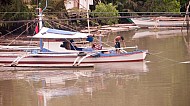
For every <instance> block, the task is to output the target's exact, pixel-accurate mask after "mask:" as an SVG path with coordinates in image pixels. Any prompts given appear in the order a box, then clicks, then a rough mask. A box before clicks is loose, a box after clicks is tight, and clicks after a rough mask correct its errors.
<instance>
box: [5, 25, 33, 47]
mask: <svg viewBox="0 0 190 106" xmlns="http://www.w3.org/2000/svg"><path fill="white" fill-rule="evenodd" d="M32 25H33V24H31V25H30V26H29V27H28V28H26V29H25V30H24V31H23V32H22V33H21V34H20V35H18V36H17V37H16V38H15V39H13V40H12V41H11V42H10V43H9V44H8V45H7V46H10V45H11V44H12V43H13V42H14V41H16V40H17V39H18V38H19V37H20V36H21V35H22V34H23V33H25V32H26V31H27V30H28V29H29V28H30V27H31V26H32Z"/></svg>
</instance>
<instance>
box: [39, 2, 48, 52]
mask: <svg viewBox="0 0 190 106" xmlns="http://www.w3.org/2000/svg"><path fill="white" fill-rule="evenodd" d="M47 5H48V0H46V6H45V7H44V9H43V10H42V8H41V3H39V8H38V9H39V15H38V17H39V31H40V30H41V29H42V27H43V22H42V20H43V19H42V18H43V11H44V10H45V9H46V8H47ZM42 49H43V40H42V39H40V51H42Z"/></svg>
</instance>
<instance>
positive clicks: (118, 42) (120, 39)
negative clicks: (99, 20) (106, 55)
mask: <svg viewBox="0 0 190 106" xmlns="http://www.w3.org/2000/svg"><path fill="white" fill-rule="evenodd" d="M120 42H122V43H123V46H124V47H125V42H124V37H123V36H116V37H115V39H114V43H115V48H121V45H120Z"/></svg>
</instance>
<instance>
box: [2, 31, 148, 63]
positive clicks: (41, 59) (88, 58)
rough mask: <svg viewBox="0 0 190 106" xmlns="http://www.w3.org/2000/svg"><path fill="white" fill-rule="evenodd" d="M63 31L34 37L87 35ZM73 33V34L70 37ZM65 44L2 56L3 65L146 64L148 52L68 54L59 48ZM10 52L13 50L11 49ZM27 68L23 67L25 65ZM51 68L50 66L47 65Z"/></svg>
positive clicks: (79, 52) (56, 37)
mask: <svg viewBox="0 0 190 106" xmlns="http://www.w3.org/2000/svg"><path fill="white" fill-rule="evenodd" d="M63 32H64V33H65V31H62V30H56V29H50V28H45V27H44V28H42V29H41V31H40V32H39V33H38V34H36V35H34V36H33V38H44V39H62V38H64V39H65V38H72V39H75V38H86V37H87V36H88V34H83V33H79V32H67V33H66V34H63ZM71 33H73V34H71ZM61 43H62V42H61V41H60V42H49V43H48V42H44V46H43V48H42V49H43V50H40V49H39V48H36V49H34V48H33V49H28V51H27V49H26V52H24V51H22V52H16V53H15V52H13V53H11V52H8V53H5V52H1V53H0V63H1V64H8V66H9V65H12V66H19V65H20V66H21V65H23V64H27V65H29V64H30V65H31V66H32V65H33V66H38V65H43V66H45V65H47V64H49V65H50V64H51V65H53V66H55V65H59V66H61V65H65V64H71V66H75V65H77V66H78V65H80V64H81V63H92V64H93V63H108V62H135V61H143V60H144V59H145V57H146V54H147V51H146V50H138V49H135V50H134V51H131V52H127V51H125V50H124V48H120V49H119V50H120V51H121V53H119V54H118V53H116V52H115V48H110V49H104V48H103V49H101V50H94V49H92V48H91V47H83V48H81V51H78V50H67V49H65V48H64V47H60V45H59V44H61ZM10 48H11V47H10ZM44 50H45V51H44ZM23 66H24V65H23ZM47 66H48V65H47Z"/></svg>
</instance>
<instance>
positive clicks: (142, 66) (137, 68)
mask: <svg viewBox="0 0 190 106" xmlns="http://www.w3.org/2000/svg"><path fill="white" fill-rule="evenodd" d="M95 66H96V68H95V69H96V70H101V71H115V70H122V71H126V72H129V73H130V72H132V73H134V72H147V71H148V67H147V65H146V61H142V62H124V63H119V62H118V63H104V64H101V63H98V64H95Z"/></svg>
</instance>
